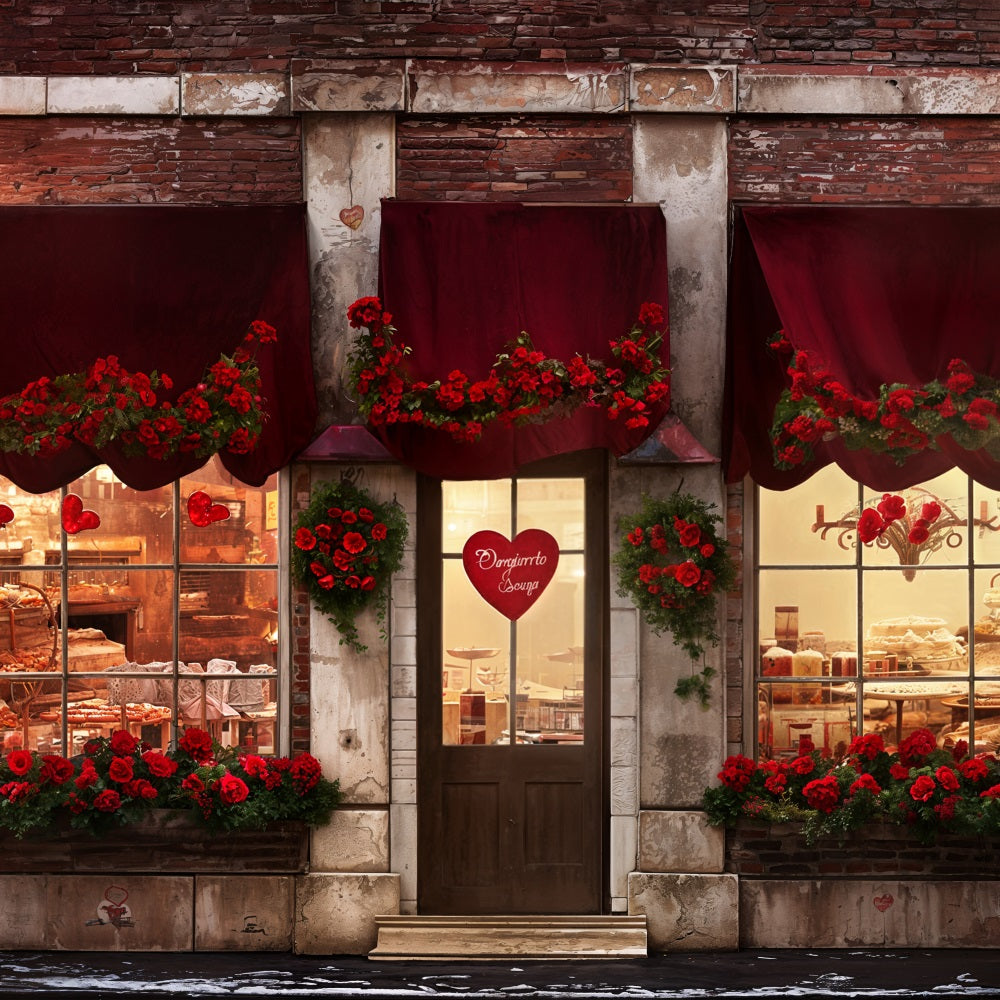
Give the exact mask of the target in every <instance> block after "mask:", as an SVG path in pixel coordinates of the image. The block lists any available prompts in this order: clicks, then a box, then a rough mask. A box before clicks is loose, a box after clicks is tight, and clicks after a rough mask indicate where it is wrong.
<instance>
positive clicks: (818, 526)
mask: <svg viewBox="0 0 1000 1000" xmlns="http://www.w3.org/2000/svg"><path fill="white" fill-rule="evenodd" d="M857 506H858V485H857V483H855V482H853V481H852V480H850V479H848V478H847V476H845V475H844V473H843V472H841V471H840V469H838V468H837V467H836V466H833V465H829V466H826V467H825V468H823V469H820V470H819V472H817V473H816V474H815V475H814V476H812V477H811V478H810V479H807V480H806V481H805V482H804V483H801V484H800V485H798V486H796V487H794V488H793V489H790V490H778V491H773V490H763V489H762V490H760V504H759V528H758V539H759V546H760V554H759V558H760V562H761V564H763V565H765V566H781V565H788V564H790V563H794V564H797V565H813V566H822V565H843V564H845V563H853V562H854V561H855V544H856V537H857V536H856V534H855V531H854V520H855V518H856V516H857Z"/></svg>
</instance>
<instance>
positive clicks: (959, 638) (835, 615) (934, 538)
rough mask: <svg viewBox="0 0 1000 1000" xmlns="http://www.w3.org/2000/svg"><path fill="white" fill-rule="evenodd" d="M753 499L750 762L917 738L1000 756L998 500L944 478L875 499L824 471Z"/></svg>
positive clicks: (956, 477) (964, 481) (961, 478)
mask: <svg viewBox="0 0 1000 1000" xmlns="http://www.w3.org/2000/svg"><path fill="white" fill-rule="evenodd" d="M757 498H758V510H757V615H756V645H755V660H756V665H755V682H754V691H755V696H756V709H757V753H758V756H760V757H761V758H781V757H787V756H794V755H797V754H798V753H799V752H800V749H802V748H809V747H815V748H816V749H819V750H821V751H823V752H826V753H829V754H833V755H837V754H839V753H842V752H843V751H844V750H845V749H846V747H847V745H848V744H849V742H850V740H851V739H852V737H853V736H855V735H857V734H859V733H869V732H878V733H880V734H881V735H882V736H883V738H884V740H885V742H886V744H887V745H898V743H899V742H900V741H901V740H902V739H905V737H906V736H907V735H909V734H910V733H912V732H913V731H914V730H916V729H920V728H928V729H931V730H932V731H933V732H934V733H935V734H936V736H937V737H938V742H939V744H943V745H944V746H946V747H951V746H954V745H955V744H956V743H958V742H959V741H962V740H964V741H966V742H967V743H968V744H969V747H970V749H973V748H974V750H975V751H976V752H978V751H982V750H994V749H996V748H997V747H1000V493H995V492H993V491H990V490H987V489H985V488H984V487H982V486H980V485H978V484H976V483H973V482H972V481H970V480H969V478H968V477H967V476H966V475H965V474H964V473H962V472H960V471H958V470H952V471H950V472H947V473H945V474H944V475H941V476H939V477H937V478H936V479H934V480H932V481H930V482H926V483H921V484H919V485H917V486H913V487H910V488H909V489H906V490H900V491H898V492H897V493H894V494H883V493H877V492H874V491H872V490H869V489H867V488H865V487H863V486H861V485H860V484H858V483H855V482H853V481H851V480H850V479H849V478H848V477H847V475H846V474H845V473H843V472H842V471H841V470H840V469H838V468H837V467H836V466H833V465H831V466H827V467H826V468H824V469H822V470H821V471H819V472H817V473H816V474H815V475H814V476H813V477H812V478H810V479H809V480H807V481H806V482H805V483H802V484H801V485H799V486H797V487H795V488H794V489H790V490H785V491H781V492H773V491H769V490H764V489H760V490H758V492H757Z"/></svg>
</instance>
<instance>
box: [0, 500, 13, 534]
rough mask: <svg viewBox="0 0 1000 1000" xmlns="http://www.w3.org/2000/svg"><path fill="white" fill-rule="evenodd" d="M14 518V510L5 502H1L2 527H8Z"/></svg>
mask: <svg viewBox="0 0 1000 1000" xmlns="http://www.w3.org/2000/svg"><path fill="white" fill-rule="evenodd" d="M13 520H14V512H13V511H12V510H11V509H10V507H8V506H7V505H6V504H5V503H0V528H6V527H7V525H8V524H10V522H11V521H13Z"/></svg>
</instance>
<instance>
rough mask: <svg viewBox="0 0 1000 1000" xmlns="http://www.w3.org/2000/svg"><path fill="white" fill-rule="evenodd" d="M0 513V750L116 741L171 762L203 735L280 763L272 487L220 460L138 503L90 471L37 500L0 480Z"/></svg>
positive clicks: (62, 748) (67, 749) (142, 495)
mask: <svg viewBox="0 0 1000 1000" xmlns="http://www.w3.org/2000/svg"><path fill="white" fill-rule="evenodd" d="M192 497H194V499H192ZM67 498H68V499H67ZM0 502H2V504H3V505H4V508H6V510H5V511H4V516H5V518H6V521H7V523H6V524H5V526H4V528H3V530H2V531H0V738H2V739H3V744H4V747H5V748H7V749H9V748H12V747H26V748H28V749H37V750H39V751H42V752H52V753H66V754H73V753H78V752H79V751H80V749H81V747H82V746H83V744H84V743H85V742H86V741H87V740H88V739H89V738H91V737H94V736H100V735H107V734H108V733H109V732H110V731H111V730H113V729H116V728H127V729H128V730H129V731H131V732H132V733H133V734H134V735H136V736H140V737H141V738H142V739H144V740H146V741H147V742H148V743H150V744H151V745H152V746H153V747H159V748H165V747H166V746H167V744H168V743H169V742H170V740H171V738H172V736H173V733H174V727H184V726H198V727H200V728H204V729H206V730H208V731H209V732H210V733H211V734H212V735H213V736H214V737H215V738H216V739H218V740H219V741H220V742H221V743H222V744H223V745H232V746H242V747H246V748H247V749H248V750H252V751H254V752H258V753H273V752H274V751H275V749H276V747H275V737H276V729H275V726H276V720H277V687H278V670H277V667H278V589H277V588H278V523H279V519H278V477H277V476H271V477H270V478H269V480H268V481H267V482H266V483H265V484H264V485H263V486H261V487H250V486H246V485H244V484H243V483H240V482H239V481H237V480H235V479H234V478H233V477H232V475H231V474H230V473H229V472H227V471H226V469H225V468H224V467H223V465H222V464H221V462H219V461H218V459H213V460H212V461H211V462H209V463H208V464H207V465H205V466H204V467H203V468H202V469H200V470H198V471H197V472H195V473H192V474H191V475H190V476H188V477H186V478H184V479H182V480H181V481H180V482H177V483H173V484H171V485H170V486H165V487H163V488H162V489H158V490H151V491H146V492H140V491H137V490H133V489H131V488H130V487H128V486H126V485H125V484H124V483H122V482H120V481H119V480H118V479H116V478H115V476H114V475H113V473H112V472H111V471H110V470H109V469H108V468H106V467H98V468H96V469H93V470H91V471H90V472H88V473H87V474H86V475H84V476H82V477H81V478H79V479H77V480H76V481H74V482H72V483H70V484H69V485H68V486H67V487H66V489H65V490H62V491H57V492H52V493H47V494H42V495H35V494H29V493H25V492H23V491H21V490H19V489H18V488H17V487H16V486H14V485H13V484H11V483H9V482H7V481H6V480H0ZM0 509H3V508H0ZM8 512H9V513H8ZM74 528H76V529H77V530H75V531H74V530H73V529H74ZM67 529H68V530H67Z"/></svg>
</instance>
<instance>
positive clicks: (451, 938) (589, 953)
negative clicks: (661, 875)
mask: <svg viewBox="0 0 1000 1000" xmlns="http://www.w3.org/2000/svg"><path fill="white" fill-rule="evenodd" d="M375 923H376V926H377V928H378V940H377V943H376V945H375V948H374V949H373V950H372V951H371V952H369V954H368V957H369V958H374V959H382V960H389V961H431V960H433V961H443V960H446V961H489V960H491V959H492V960H497V959H500V960H503V959H511V958H514V959H529V958H537V959H560V958H571V959H582V958H601V959H613V958H645V957H646V955H647V950H646V918H645V916H638V917H626V916H607V917H606V916H578V917H577V916H558V917H557V916H523V917H520V916H517V917H514V916H485V917H481V916H477V917H470V916H449V917H442V916H389V915H387V916H376V917H375Z"/></svg>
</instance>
